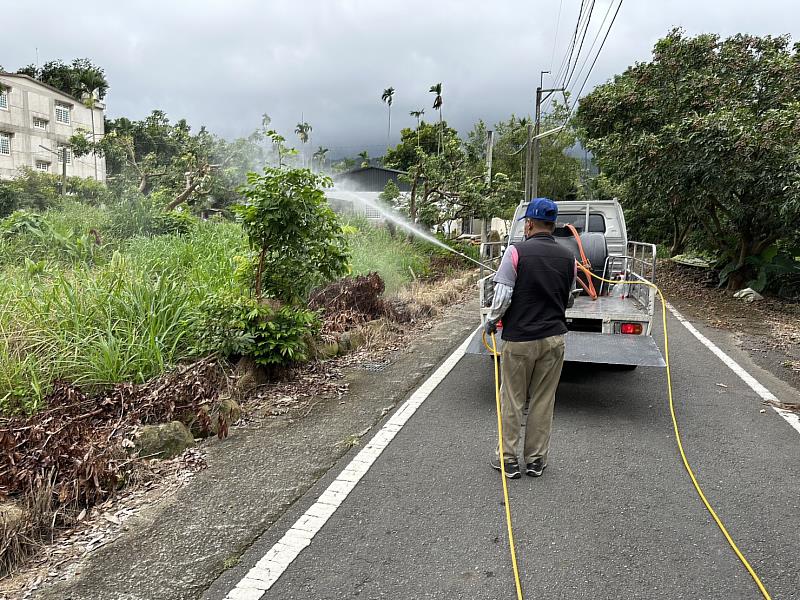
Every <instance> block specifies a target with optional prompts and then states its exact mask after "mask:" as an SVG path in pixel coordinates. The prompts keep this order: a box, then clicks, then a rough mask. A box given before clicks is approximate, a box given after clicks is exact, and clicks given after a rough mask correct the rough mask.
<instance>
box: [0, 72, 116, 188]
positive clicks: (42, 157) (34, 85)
mask: <svg viewBox="0 0 800 600" xmlns="http://www.w3.org/2000/svg"><path fill="white" fill-rule="evenodd" d="M0 84H1V85H0V87H2V88H3V89H2V91H0V179H13V178H14V177H16V176H17V175H18V174H19V169H20V168H21V167H30V168H31V169H35V170H38V171H45V172H47V173H52V174H54V175H60V174H61V172H62V162H61V161H62V158H61V157H62V148H63V147H64V146H65V145H66V144H67V142H68V141H69V138H70V137H71V136H72V135H73V134H75V133H77V132H78V130H79V129H81V130H84V131H86V132H88V134H89V136H91V135H92V116H94V135H95V137H96V139H100V138H101V137H102V135H103V125H104V122H103V110H104V109H105V105H104V104H103V103H102V102H100V101H96V102H95V107H94V108H93V109H91V108H88V107H86V106H85V105H84V104H83V102H81V101H80V100H78V99H77V98H73V97H72V96H70V95H68V94H65V93H63V92H61V91H59V90H57V89H55V88H54V87H51V86H49V85H46V84H44V83H42V82H40V81H36V80H35V79H32V78H30V77H28V76H27V75H17V74H12V73H0ZM92 113H94V115H92ZM95 159H96V162H95ZM67 176H68V177H84V178H91V179H97V180H98V181H105V180H106V161H105V158H103V157H102V156H97V157H95V156H94V155H92V154H89V155H86V156H81V157H80V158H77V157H75V156H73V155H72V152H71V151H70V150H69V148H68V149H67Z"/></svg>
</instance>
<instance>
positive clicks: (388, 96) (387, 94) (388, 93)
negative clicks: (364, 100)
mask: <svg viewBox="0 0 800 600" xmlns="http://www.w3.org/2000/svg"><path fill="white" fill-rule="evenodd" d="M381 100H383V101H384V102H385V103H386V105H387V106H388V107H389V132H388V133H387V134H386V139H387V140H388V139H389V138H390V137H391V136H392V102H393V101H394V88H393V87H389V88H386V89H385V90H383V94H382V95H381Z"/></svg>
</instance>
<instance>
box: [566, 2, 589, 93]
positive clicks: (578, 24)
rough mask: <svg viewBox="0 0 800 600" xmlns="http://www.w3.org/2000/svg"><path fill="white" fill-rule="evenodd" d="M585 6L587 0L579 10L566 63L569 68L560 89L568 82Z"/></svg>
mask: <svg viewBox="0 0 800 600" xmlns="http://www.w3.org/2000/svg"><path fill="white" fill-rule="evenodd" d="M585 5H586V0H581V6H580V9H579V10H578V21H577V22H576V23H575V31H574V33H573V34H572V42H571V43H570V45H569V51H568V53H567V54H568V56H567V61H566V65H567V67H566V69H565V71H564V80H563V81H562V82H561V86H560V87H564V82H566V80H567V78H566V75H567V71H569V65H571V64H572V54H573V53H574V52H575V44H576V43H577V42H578V31H579V30H580V27H581V23H582V22H583V9H584V6H585Z"/></svg>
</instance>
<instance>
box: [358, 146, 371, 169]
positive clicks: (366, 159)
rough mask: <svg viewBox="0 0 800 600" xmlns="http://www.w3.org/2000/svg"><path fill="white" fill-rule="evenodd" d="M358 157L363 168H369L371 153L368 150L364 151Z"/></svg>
mask: <svg viewBox="0 0 800 600" xmlns="http://www.w3.org/2000/svg"><path fill="white" fill-rule="evenodd" d="M358 157H359V158H360V159H361V166H362V167H368V166H369V153H368V152H367V151H366V150H362V151H361V152H359V153H358Z"/></svg>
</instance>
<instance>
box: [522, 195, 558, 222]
mask: <svg viewBox="0 0 800 600" xmlns="http://www.w3.org/2000/svg"><path fill="white" fill-rule="evenodd" d="M557 218H558V205H557V204H556V203H555V202H553V201H552V200H550V198H534V199H533V200H531V201H530V202H529V203H528V208H527V209H526V210H525V214H524V215H523V216H521V217H520V218H519V219H517V220H518V221H522V219H535V220H537V221H549V222H550V223H555V222H556V219H557Z"/></svg>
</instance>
